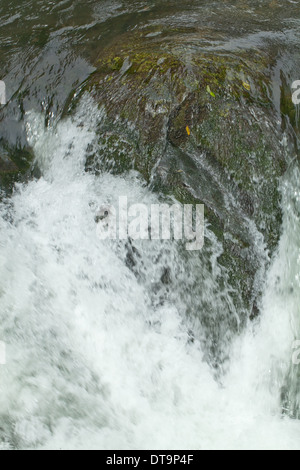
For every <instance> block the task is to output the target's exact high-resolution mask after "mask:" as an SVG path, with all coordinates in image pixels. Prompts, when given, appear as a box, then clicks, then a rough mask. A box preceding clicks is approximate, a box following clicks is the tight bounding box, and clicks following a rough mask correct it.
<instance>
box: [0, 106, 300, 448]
mask: <svg viewBox="0 0 300 470" xmlns="http://www.w3.org/2000/svg"><path fill="white" fill-rule="evenodd" d="M99 121H101V111H99V110H98V109H97V108H96V106H95V105H94V104H93V103H92V102H91V101H90V99H88V98H86V99H85V100H84V102H83V103H82V105H81V107H80V109H79V111H78V112H77V114H76V116H75V117H74V118H72V119H71V118H69V119H67V120H65V121H64V122H61V123H59V124H58V127H57V129H56V130H55V131H54V130H45V129H44V127H43V119H42V117H41V116H39V115H37V114H34V113H31V114H29V115H28V116H27V130H28V139H29V141H30V143H31V144H32V145H33V146H34V149H35V154H36V158H37V161H38V163H39V166H40V168H41V170H42V174H43V177H42V178H40V179H39V180H38V181H32V182H29V183H28V184H26V185H24V186H19V187H18V189H17V191H16V192H15V194H14V195H13V197H12V198H11V200H9V201H7V202H6V203H4V204H2V206H1V208H0V213H1V217H0V229H1V234H2V236H1V240H0V279H1V290H0V325H1V326H0V340H2V341H5V342H6V344H7V364H6V365H5V366H0V423H1V424H0V442H1V447H0V448H2V449H6V448H7V449H9V448H25V449H26V448H36V449H60V448H62V449H75V448H76V449H78V448H84V449H92V448H98V449H99V448H101V449H149V448H151V449H166V448H168V449H203V448H204V449H215V448H224V449H229V448H234V449H245V448H257V449H260V448H263V449H266V448H268V449H269V448H270V449H299V448H300V423H299V422H298V421H296V420H291V419H289V418H287V417H286V418H283V417H282V409H281V404H280V394H281V390H282V387H283V386H284V385H285V382H286V377H287V374H288V371H289V369H290V367H291V358H292V353H293V350H292V343H293V341H294V339H296V338H297V335H298V332H299V305H300V302H299V300H300V299H299V292H300V290H299V279H300V278H299V274H300V270H299V254H300V239H299V236H298V234H299V228H300V227H299V225H300V224H299V218H298V207H297V205H298V203H299V200H298V199H299V194H298V191H299V190H298V189H297V188H298V185H299V183H298V182H299V181H300V179H299V178H297V176H298V175H297V173H296V170H294V171H292V170H291V172H290V175H289V176H288V180H287V181H288V182H287V184H286V186H285V187H284V190H283V192H284V202H285V204H284V209H285V217H284V226H283V236H282V239H281V243H280V247H279V250H278V254H277V256H276V258H275V260H274V262H273V264H272V267H271V269H270V272H269V276H268V282H267V286H266V291H265V295H264V300H263V305H264V309H263V315H262V318H261V320H260V322H259V323H258V324H257V325H255V326H253V325H252V326H250V325H249V328H248V330H247V331H246V332H245V333H244V334H243V335H242V336H241V337H240V338H238V339H237V340H236V341H235V345H234V348H233V350H232V352H231V362H230V369H229V372H228V373H227V375H226V376H225V378H224V380H223V384H222V386H221V385H220V384H219V383H217V382H216V381H215V379H214V372H213V371H212V370H211V368H210V367H209V366H208V365H207V363H206V362H205V361H204V352H203V344H204V343H205V338H204V333H203V334H202V333H201V331H199V330H198V336H197V338H198V337H199V340H194V341H191V340H190V333H189V331H190V326H191V320H190V319H188V318H187V317H186V315H185V314H186V305H185V303H186V302H190V305H189V307H190V309H191V310H195V311H194V312H193V313H194V316H195V317H197V314H198V313H199V312H197V311H196V309H197V305H199V302H198V303H195V304H194V303H193V301H192V300H191V299H190V298H189V297H188V295H187V297H186V298H183V296H182V293H181V292H180V291H177V290H175V291H174V292H171V293H170V292H168V295H166V289H167V287H163V286H162V285H161V284H162V283H161V282H160V279H161V275H162V273H164V272H165V269H166V266H171V268H170V269H171V275H172V273H173V272H174V273H175V274H176V276H177V275H178V278H179V280H178V283H179V284H180V282H181V276H182V279H184V278H189V277H191V278H192V280H191V282H193V281H194V280H195V279H196V280H197V282H199V296H203V297H205V296H206V297H207V299H208V300H209V301H210V302H211V303H212V304H213V305H214V306H215V307H216V308H219V307H220V306H221V305H222V302H227V304H228V305H231V303H232V302H231V299H230V294H229V292H228V293H226V290H225V292H223V293H222V295H221V294H219V295H218V293H217V284H216V278H217V276H218V274H220V272H221V267H219V266H218V264H217V256H216V254H217V253H218V252H220V250H221V248H220V246H219V245H218V243H217V242H216V240H214V237H213V235H212V234H210V233H209V232H208V231H207V237H208V238H209V239H210V242H211V245H212V253H211V256H212V257H213V256H214V258H213V259H214V262H213V264H212V266H213V269H212V272H211V270H209V269H208V268H207V266H206V265H205V262H204V261H203V260H202V261H201V260H200V261H199V260H197V261H194V258H189V261H188V263H190V264H189V265H188V266H189V267H190V269H189V270H187V269H186V265H185V264H184V263H183V262H182V260H181V255H180V250H179V249H178V247H177V246H176V245H174V244H172V243H171V242H165V243H162V242H155V243H151V246H149V242H145V243H144V244H140V245H137V246H136V247H134V250H133V253H134V254H136V260H134V262H133V265H134V264H135V263H136V265H135V269H134V266H130V263H128V250H129V249H130V246H128V244H127V246H126V243H123V244H122V243H119V242H103V241H100V240H99V239H98V237H97V230H96V223H95V213H96V211H97V207H98V205H99V204H101V203H104V202H113V201H117V199H118V197H119V195H128V197H130V198H131V200H132V201H133V202H144V203H151V202H155V201H157V196H155V195H153V194H151V193H150V192H149V190H148V189H147V188H146V187H144V186H143V183H142V181H141V180H140V179H139V177H138V175H137V174H135V173H132V174H130V175H128V176H126V177H125V178H124V177H115V176H112V175H108V174H106V175H103V176H101V177H95V176H94V175H91V174H88V173H86V172H85V171H84V163H85V158H86V150H87V147H88V145H93V142H95V137H96V130H97V122H99ZM297 181H298V182H297ZM193 256H196V255H193ZM199 263H200V265H199ZM201 263H202V264H201ZM193 267H195V272H193V270H192V269H193ZM196 268H197V269H196ZM201 269H202V271H201ZM199 271H201V274H199ZM175 274H174V276H175ZM197 276H198V277H199V276H200V277H199V279H198V277H197ZM201 280H202V281H203V284H202V285H201V283H200V281H201ZM232 309H233V307H232ZM232 313H233V314H235V315H236V316H237V321H238V312H234V311H233V312H232ZM195 323H196V322H195ZM299 334H300V332H299ZM224 341H226V338H224Z"/></svg>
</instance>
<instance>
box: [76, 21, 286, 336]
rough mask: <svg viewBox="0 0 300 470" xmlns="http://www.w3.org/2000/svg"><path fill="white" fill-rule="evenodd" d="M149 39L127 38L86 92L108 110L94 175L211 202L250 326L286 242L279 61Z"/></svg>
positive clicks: (99, 64)
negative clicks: (127, 175) (138, 181)
mask: <svg viewBox="0 0 300 470" xmlns="http://www.w3.org/2000/svg"><path fill="white" fill-rule="evenodd" d="M146 34H147V35H149V28H147V30H146V31H145V33H141V32H138V33H136V34H135V33H126V34H124V35H123V36H121V37H119V38H118V39H117V40H116V41H115V42H114V43H113V44H110V45H109V47H107V49H106V50H104V51H103V50H102V51H101V54H99V56H98V57H97V58H96V60H95V67H96V68H97V70H96V72H95V73H94V74H93V75H92V77H91V78H90V80H89V81H88V82H87V83H86V86H85V87H83V89H82V93H83V92H86V91H88V92H89V93H90V94H92V96H93V97H94V98H95V100H96V101H97V102H98V103H99V105H100V106H101V107H102V108H103V109H105V118H104V119H103V122H102V125H101V126H100V128H99V135H100V136H101V137H100V141H99V142H100V147H99V148H100V150H99V151H98V152H96V153H93V154H92V155H90V156H89V158H88V162H87V169H88V170H93V171H107V170H110V171H113V172H117V173H120V172H122V171H127V170H129V169H131V168H134V169H136V170H138V171H139V172H140V173H141V174H142V175H143V177H144V178H145V180H146V181H147V183H148V184H149V185H150V187H151V188H152V189H153V190H155V191H157V192H160V193H162V194H164V195H165V196H168V195H171V196H175V197H176V198H177V199H178V200H179V201H180V202H182V203H191V202H192V203H197V202H198V203H204V204H205V210H206V218H207V221H208V223H209V225H210V228H211V230H212V231H213V232H214V233H215V235H216V237H217V239H218V240H219V241H220V242H221V243H222V246H223V252H222V253H220V255H219V263H221V265H223V266H224V267H225V268H226V269H227V271H228V279H229V282H230V284H231V286H232V299H233V303H234V304H235V305H236V307H237V310H238V311H239V312H240V315H241V318H240V325H243V324H245V323H246V322H247V319H248V318H253V317H254V316H256V314H257V309H258V307H257V306H258V305H259V295H260V292H259V288H258V287H257V284H258V283H257V274H258V273H259V272H260V269H261V268H262V266H263V265H264V263H265V261H266V260H267V258H268V256H267V252H268V251H269V254H272V252H273V251H274V250H275V248H276V246H277V244H278V240H279V236H280V227H281V208H280V193H279V190H278V187H279V181H280V178H281V176H282V175H283V174H284V173H285V170H286V166H287V162H286V157H285V149H284V148H283V147H282V145H281V144H280V141H281V137H282V134H281V131H282V130H281V129H280V128H277V127H276V122H277V121H276V120H274V114H276V110H275V107H274V106H273V103H272V101H271V99H270V96H271V95H272V93H271V86H272V81H271V76H270V73H271V72H270V70H271V68H272V66H273V65H274V63H275V57H273V56H272V54H267V53H266V52H265V51H258V50H247V51H246V50H245V51H244V50H242V49H241V50H239V51H238V52H235V53H234V54H233V53H225V52H224V53H218V54H214V53H212V52H205V53H204V52H203V51H202V50H196V49H195V51H194V52H193V49H191V48H189V49H188V53H187V44H186V38H185V37H184V38H183V36H182V35H180V34H179V35H178V34H177V33H176V31H173V32H172V34H170V35H169V36H167V35H165V36H164V37H160V38H158V39H153V40H151V41H147V40H146V39H145V37H146ZM166 38H167V39H166ZM182 38H183V39H182ZM274 122H275V124H274ZM264 244H265V245H264ZM258 245H259V246H258ZM263 246H265V249H266V255H265V257H264V258H263V256H262V249H263V248H262V247H263ZM262 258H263V259H262ZM220 283H221V284H222V280H221V279H220ZM241 299H242V304H241ZM229 310H230V307H229ZM223 313H224V312H223ZM221 316H222V318H223V316H224V318H227V320H224V319H223V320H222V319H221ZM221 321H222V322H223V321H225V323H226V321H227V327H226V325H223V329H224V330H225V331H226V328H227V329H228V330H231V331H233V330H235V331H237V330H238V328H239V327H237V326H235V327H234V326H233V325H234V324H235V325H236V323H235V322H234V321H231V320H230V314H229V315H227V316H226V315H224V314H222V313H220V322H221ZM205 322H206V320H205V315H203V317H202V323H203V325H204V324H205ZM208 323H209V322H208Z"/></svg>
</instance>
